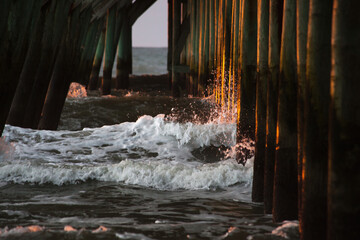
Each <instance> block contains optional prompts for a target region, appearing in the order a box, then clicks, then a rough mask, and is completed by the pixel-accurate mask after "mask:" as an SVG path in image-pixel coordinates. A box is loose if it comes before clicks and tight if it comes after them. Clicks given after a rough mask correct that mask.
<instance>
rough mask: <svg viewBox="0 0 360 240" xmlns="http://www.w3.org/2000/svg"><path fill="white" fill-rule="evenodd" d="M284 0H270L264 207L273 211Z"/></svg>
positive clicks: (266, 211)
mask: <svg viewBox="0 0 360 240" xmlns="http://www.w3.org/2000/svg"><path fill="white" fill-rule="evenodd" d="M283 3H284V0H270V5H269V77H268V82H267V93H266V94H267V101H266V102H267V106H266V152H265V164H264V174H265V176H264V178H265V179H264V209H265V213H268V214H269V213H272V208H273V189H274V170H275V148H276V123H277V103H278V89H279V70H280V45H281V33H282V16H283Z"/></svg>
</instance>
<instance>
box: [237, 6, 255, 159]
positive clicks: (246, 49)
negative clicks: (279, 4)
mask: <svg viewBox="0 0 360 240" xmlns="http://www.w3.org/2000/svg"><path fill="white" fill-rule="evenodd" d="M242 11H243V13H242V18H241V21H242V30H241V32H242V33H241V40H240V41H241V44H240V47H241V50H240V51H241V52H240V64H241V66H240V71H241V72H240V77H241V80H240V92H238V94H240V112H238V115H239V116H238V119H239V122H238V124H237V143H240V145H239V148H238V150H237V156H236V160H237V161H238V162H239V163H242V164H245V162H246V160H247V159H248V158H249V157H250V156H251V154H252V153H251V152H250V149H247V148H245V147H243V146H242V144H241V142H242V141H246V142H247V141H249V140H255V102H256V50H257V49H256V42H257V41H256V40H257V38H256V36H257V3H256V1H251V0H243V7H242Z"/></svg>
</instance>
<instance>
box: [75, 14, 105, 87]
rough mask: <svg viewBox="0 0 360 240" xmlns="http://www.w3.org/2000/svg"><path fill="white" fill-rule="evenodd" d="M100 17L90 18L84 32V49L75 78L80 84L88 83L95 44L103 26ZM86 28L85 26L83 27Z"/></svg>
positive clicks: (95, 48)
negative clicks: (77, 78)
mask: <svg viewBox="0 0 360 240" xmlns="http://www.w3.org/2000/svg"><path fill="white" fill-rule="evenodd" d="M103 23H104V22H103V20H102V19H92V20H91V21H90V22H89V24H90V28H89V29H88V33H87V34H86V38H85V42H84V49H83V51H81V50H80V52H82V55H81V59H80V70H79V73H78V75H79V80H77V81H78V82H79V83H81V84H82V85H85V86H87V85H89V80H90V75H91V71H92V66H93V65H92V64H93V61H94V57H95V54H96V50H97V45H98V42H99V39H100V37H101V35H102V31H101V30H102V28H103V26H104V24H103ZM84 28H85V29H86V27H84Z"/></svg>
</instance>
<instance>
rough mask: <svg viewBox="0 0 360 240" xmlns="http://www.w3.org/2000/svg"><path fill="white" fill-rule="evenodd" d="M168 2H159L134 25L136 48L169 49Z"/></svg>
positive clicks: (133, 39) (161, 0) (133, 37)
mask: <svg viewBox="0 0 360 240" xmlns="http://www.w3.org/2000/svg"><path fill="white" fill-rule="evenodd" d="M167 11H168V6H167V0H157V1H156V2H155V3H154V4H153V5H152V6H151V7H150V8H149V9H148V10H147V11H146V12H145V13H144V14H143V15H142V16H141V17H140V18H139V19H138V20H137V21H136V22H135V24H134V25H133V29H132V30H133V32H132V42H133V46H134V47H167V41H168V36H167V20H168V13H167Z"/></svg>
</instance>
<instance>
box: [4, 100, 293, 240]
mask: <svg viewBox="0 0 360 240" xmlns="http://www.w3.org/2000/svg"><path fill="white" fill-rule="evenodd" d="M211 117H212V118H211ZM59 129H60V130H58V131H39V130H31V129H23V128H18V127H13V126H6V128H5V131H4V134H3V138H2V139H0V196H1V198H0V238H1V239H2V238H4V239H52V240H53V239H249V240H250V239H279V238H281V237H280V236H281V235H282V236H285V235H284V234H287V235H288V236H290V237H291V234H290V233H289V231H288V230H282V229H280V230H279V229H278V232H277V235H276V236H275V235H274V234H271V233H272V231H273V230H274V229H275V228H276V227H278V225H277V224H274V223H272V220H271V216H270V215H263V207H262V205H259V204H254V203H251V200H250V196H251V181H252V171H253V170H252V159H249V160H248V163H247V164H246V165H245V166H242V165H238V164H237V163H236V161H235V160H234V158H233V153H232V150H231V149H232V147H233V146H234V145H235V124H234V123H226V122H224V121H223V120H222V118H221V117H219V114H217V113H216V110H215V107H214V106H213V105H211V104H209V103H207V102H206V101H204V100H200V99H196V98H192V99H182V100H181V99H173V98H170V97H166V96H158V97H149V96H146V95H145V96H144V95H137V94H133V95H131V94H129V95H128V96H127V97H111V98H109V97H87V98H77V99H68V100H67V101H66V104H65V108H64V111H63V114H62V119H61V126H60V127H59ZM288 226H289V227H290V229H294V227H293V226H292V223H288V224H287V225H285V229H286V228H287V227H288ZM295 228H296V227H295ZM284 232H285V233H284ZM274 233H275V232H274Z"/></svg>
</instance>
